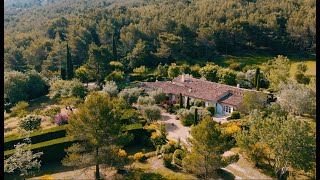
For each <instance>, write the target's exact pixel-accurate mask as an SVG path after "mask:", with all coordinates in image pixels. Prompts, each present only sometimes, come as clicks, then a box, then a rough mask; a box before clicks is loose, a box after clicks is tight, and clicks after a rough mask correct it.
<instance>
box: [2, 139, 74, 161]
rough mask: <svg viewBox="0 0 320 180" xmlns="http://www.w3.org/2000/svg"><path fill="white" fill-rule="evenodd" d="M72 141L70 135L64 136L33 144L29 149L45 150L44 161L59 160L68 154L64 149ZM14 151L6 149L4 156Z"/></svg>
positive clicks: (42, 158)
mask: <svg viewBox="0 0 320 180" xmlns="http://www.w3.org/2000/svg"><path fill="white" fill-rule="evenodd" d="M72 143H74V141H72V140H71V139H70V138H69V137H63V138H58V139H53V140H50V141H45V142H41V143H37V144H32V145H31V147H30V148H29V149H30V150H32V151H33V152H34V153H36V152H43V155H42V156H41V157H40V159H41V161H42V163H50V162H59V161H61V160H62V159H63V158H64V157H65V155H66V152H65V151H64V149H65V148H67V147H69V146H70V145H71V144H72ZM14 152H15V150H14V149H11V150H8V151H5V152H4V158H5V159H6V158H8V157H9V156H10V155H12V154H13V153H14Z"/></svg>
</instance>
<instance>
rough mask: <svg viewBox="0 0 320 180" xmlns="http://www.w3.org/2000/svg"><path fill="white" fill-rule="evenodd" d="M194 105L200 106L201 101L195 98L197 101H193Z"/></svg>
mask: <svg viewBox="0 0 320 180" xmlns="http://www.w3.org/2000/svg"><path fill="white" fill-rule="evenodd" d="M194 105H195V106H197V107H201V106H202V105H203V102H202V101H199V100H197V101H195V102H194Z"/></svg>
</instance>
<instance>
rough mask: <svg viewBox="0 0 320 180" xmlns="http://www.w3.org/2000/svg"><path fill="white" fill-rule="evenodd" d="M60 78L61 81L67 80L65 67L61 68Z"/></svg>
mask: <svg viewBox="0 0 320 180" xmlns="http://www.w3.org/2000/svg"><path fill="white" fill-rule="evenodd" d="M60 76H61V79H63V80H66V70H65V68H63V67H61V68H60Z"/></svg>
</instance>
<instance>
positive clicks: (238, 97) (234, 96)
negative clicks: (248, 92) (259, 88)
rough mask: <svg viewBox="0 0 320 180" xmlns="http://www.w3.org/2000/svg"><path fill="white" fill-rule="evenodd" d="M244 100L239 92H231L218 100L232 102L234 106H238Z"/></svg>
mask: <svg viewBox="0 0 320 180" xmlns="http://www.w3.org/2000/svg"><path fill="white" fill-rule="evenodd" d="M241 101H242V96H241V95H237V94H231V95H229V96H226V97H224V98H221V99H220V100H219V101H218V102H222V103H225V104H230V105H233V106H238V105H239V104H240V103H241Z"/></svg>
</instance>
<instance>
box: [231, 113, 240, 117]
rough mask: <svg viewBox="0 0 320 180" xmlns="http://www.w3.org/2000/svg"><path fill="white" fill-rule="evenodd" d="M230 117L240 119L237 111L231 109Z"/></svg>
mask: <svg viewBox="0 0 320 180" xmlns="http://www.w3.org/2000/svg"><path fill="white" fill-rule="evenodd" d="M231 119H240V113H239V112H238V111H233V112H232V113H231Z"/></svg>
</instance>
